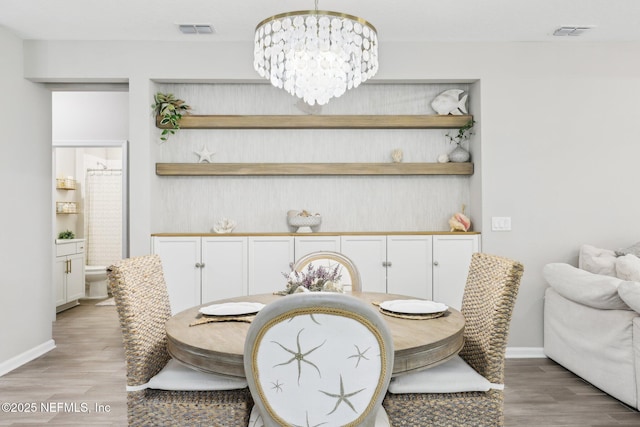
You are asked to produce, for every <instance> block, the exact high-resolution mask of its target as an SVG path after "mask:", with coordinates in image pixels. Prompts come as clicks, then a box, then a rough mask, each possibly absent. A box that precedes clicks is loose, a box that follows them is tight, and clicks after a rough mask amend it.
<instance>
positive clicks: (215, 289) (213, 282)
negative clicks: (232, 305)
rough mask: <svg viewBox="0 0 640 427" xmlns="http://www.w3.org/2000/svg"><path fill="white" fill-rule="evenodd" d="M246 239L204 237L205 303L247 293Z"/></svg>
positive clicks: (203, 278) (203, 285)
mask: <svg viewBox="0 0 640 427" xmlns="http://www.w3.org/2000/svg"><path fill="white" fill-rule="evenodd" d="M247 247H248V245H247V238H246V237H241V236H238V237H203V238H202V266H201V269H200V270H201V272H202V297H201V300H202V303H205V302H209V301H214V300H218V299H221V298H233V297H237V296H239V295H246V294H247V284H248V271H247V265H248V264H247V253H248V252H247Z"/></svg>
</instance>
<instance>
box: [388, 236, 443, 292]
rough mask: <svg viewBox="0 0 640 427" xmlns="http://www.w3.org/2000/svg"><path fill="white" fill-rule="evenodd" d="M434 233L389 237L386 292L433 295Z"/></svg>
mask: <svg viewBox="0 0 640 427" xmlns="http://www.w3.org/2000/svg"><path fill="white" fill-rule="evenodd" d="M432 240H433V237H432V236H387V292H388V293H390V294H400V295H407V296H412V297H416V298H424V299H429V300H430V299H432V298H433V264H432Z"/></svg>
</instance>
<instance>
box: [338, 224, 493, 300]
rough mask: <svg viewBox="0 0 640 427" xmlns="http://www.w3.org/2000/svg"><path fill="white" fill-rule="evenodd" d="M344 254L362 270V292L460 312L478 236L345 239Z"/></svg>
mask: <svg viewBox="0 0 640 427" xmlns="http://www.w3.org/2000/svg"><path fill="white" fill-rule="evenodd" d="M341 243H342V247H341V252H342V253H344V254H345V255H346V256H348V257H349V258H351V260H352V261H353V262H354V263H355V264H356V266H357V267H358V271H359V272H360V278H361V279H362V290H363V291H368V292H386V293H390V294H400V295H408V296H413V297H416V298H425V299H432V300H434V301H438V302H442V303H445V304H447V305H449V306H451V307H453V308H456V309H460V306H461V305H462V295H463V293H464V286H465V284H466V281H467V274H468V272H469V263H470V262H471V255H472V254H473V253H474V252H478V251H480V236H479V235H477V234H464V235H455V234H447V235H387V236H378V235H375V236H366V235H365V236H360V235H358V236H342V238H341Z"/></svg>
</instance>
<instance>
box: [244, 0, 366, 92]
mask: <svg viewBox="0 0 640 427" xmlns="http://www.w3.org/2000/svg"><path fill="white" fill-rule="evenodd" d="M253 66H254V68H255V69H256V71H257V72H258V74H260V76H262V77H264V78H266V79H268V80H269V81H270V82H271V84H272V85H273V86H275V87H278V88H283V89H285V90H286V91H287V92H289V93H290V94H292V95H295V96H297V97H299V98H302V99H303V100H304V102H306V103H307V104H309V105H314V104H316V103H317V104H319V105H324V104H326V103H327V102H329V100H330V99H331V98H334V97H335V98H337V97H339V96H341V95H342V94H344V93H345V92H346V91H347V90H348V89H352V88H355V87H358V86H359V85H360V83H362V82H364V81H366V80H367V79H369V78H371V77H373V76H374V75H375V74H376V72H377V71H378V36H377V34H376V29H375V27H374V26H373V25H371V24H370V23H369V22H367V21H365V20H364V19H362V18H358V17H357V16H352V15H346V14H344V13H338V12H330V11H326V10H318V1H317V0H316V8H315V10H302V11H297V12H289V13H281V14H279V15H275V16H272V17H270V18H267V19H265V20H264V21H262V22H260V23H259V24H258V25H257V26H256V35H255V50H254V59H253Z"/></svg>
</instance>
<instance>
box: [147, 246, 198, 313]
mask: <svg viewBox="0 0 640 427" xmlns="http://www.w3.org/2000/svg"><path fill="white" fill-rule="evenodd" d="M153 253H154V254H158V255H160V259H161V261H162V269H163V272H164V280H165V282H166V283H167V290H168V291H169V301H170V303H171V312H172V313H174V314H175V313H177V312H179V311H182V310H185V309H187V308H190V307H193V306H196V305H199V304H200V300H201V298H200V273H201V268H200V267H199V265H200V258H201V257H200V237H154V238H153Z"/></svg>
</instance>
